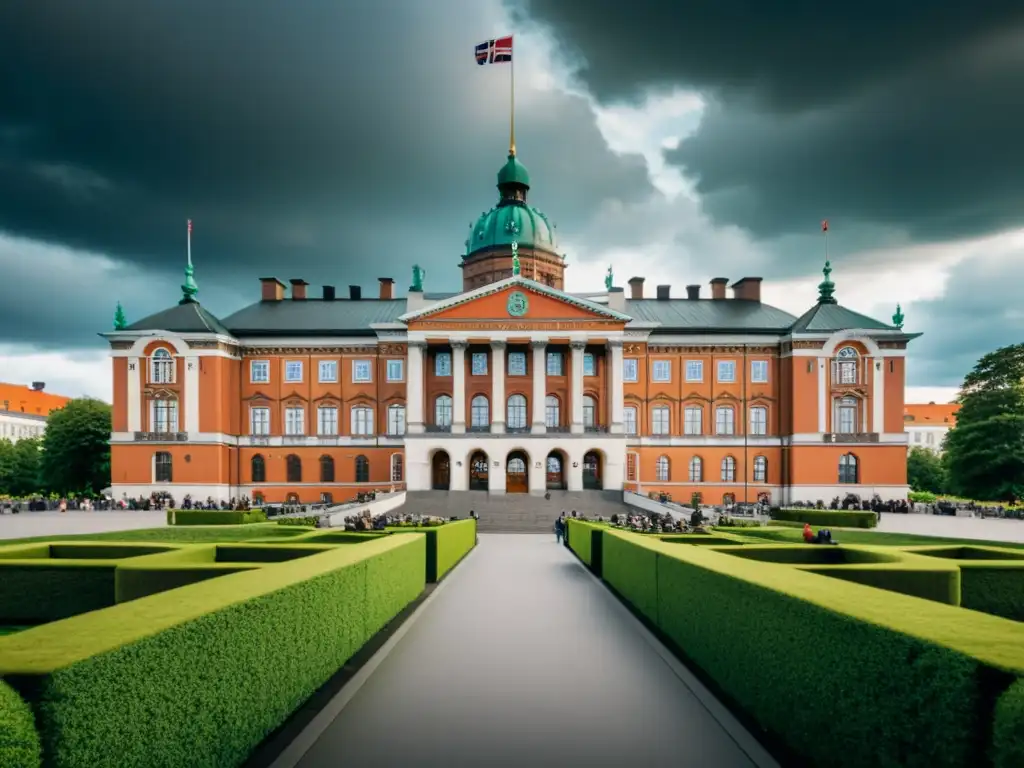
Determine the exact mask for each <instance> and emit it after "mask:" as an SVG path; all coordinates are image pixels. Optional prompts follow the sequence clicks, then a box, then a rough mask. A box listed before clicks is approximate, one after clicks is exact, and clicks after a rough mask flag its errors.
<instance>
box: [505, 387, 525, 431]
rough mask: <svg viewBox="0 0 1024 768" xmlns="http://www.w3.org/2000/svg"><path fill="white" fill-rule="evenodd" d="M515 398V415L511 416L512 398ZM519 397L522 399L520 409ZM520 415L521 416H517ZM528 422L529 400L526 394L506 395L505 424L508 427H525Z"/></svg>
mask: <svg viewBox="0 0 1024 768" xmlns="http://www.w3.org/2000/svg"><path fill="white" fill-rule="evenodd" d="M513 399H515V400H516V416H517V418H515V419H513V418H512V400H513ZM519 399H522V402H523V406H522V408H521V409H520V407H519ZM520 416H521V418H519V417H520ZM529 424H530V401H529V400H527V399H526V395H520V394H518V393H517V394H512V395H509V396H508V399H507V400H506V401H505V425H506V426H507V427H508V428H509V429H526V427H528V426H529Z"/></svg>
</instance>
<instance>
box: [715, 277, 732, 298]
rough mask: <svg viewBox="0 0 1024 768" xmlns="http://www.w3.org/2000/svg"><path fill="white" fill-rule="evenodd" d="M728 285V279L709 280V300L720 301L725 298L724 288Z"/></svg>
mask: <svg viewBox="0 0 1024 768" xmlns="http://www.w3.org/2000/svg"><path fill="white" fill-rule="evenodd" d="M728 284H729V279H728V278H726V277H713V278H711V298H712V299H714V300H715V301H721V300H722V299H724V298H725V286H727V285H728Z"/></svg>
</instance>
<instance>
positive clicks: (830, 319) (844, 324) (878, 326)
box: [792, 304, 899, 333]
mask: <svg viewBox="0 0 1024 768" xmlns="http://www.w3.org/2000/svg"><path fill="white" fill-rule="evenodd" d="M852 328H863V329H864V330H867V331H896V330H899V329H898V328H897V327H896V326H894V325H886V324H885V323H880V322H879V321H878V320H873V319H872V318H870V317H868V316H867V315H862V314H860V313H859V312H854V311H853V310H852V309H847V308H846V307H843V306H840V305H839V304H815V305H814V306H813V307H811V308H810V309H809V310H807V311H806V312H804V313H803V314H802V315H801V316H800V319H798V320H797V321H796V322H795V323H794V324H793V331H792V332H793V333H830V332H832V331H846V330H849V329H852Z"/></svg>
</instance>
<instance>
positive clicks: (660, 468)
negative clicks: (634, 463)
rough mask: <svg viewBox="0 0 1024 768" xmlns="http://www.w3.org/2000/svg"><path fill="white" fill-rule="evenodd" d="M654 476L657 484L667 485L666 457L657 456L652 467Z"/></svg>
mask: <svg viewBox="0 0 1024 768" xmlns="http://www.w3.org/2000/svg"><path fill="white" fill-rule="evenodd" d="M654 476H655V478H656V479H657V481H658V482H659V483H667V482H668V478H669V472H668V456H659V457H658V461H657V463H656V464H655V465H654Z"/></svg>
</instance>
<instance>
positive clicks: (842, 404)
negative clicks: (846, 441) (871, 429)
mask: <svg viewBox="0 0 1024 768" xmlns="http://www.w3.org/2000/svg"><path fill="white" fill-rule="evenodd" d="M860 408H861V401H860V400H858V399H857V398H855V397H849V396H847V397H839V398H836V400H835V402H834V405H833V408H832V419H833V424H832V431H833V432H835V433H836V434H840V435H855V434H857V433H858V432H859V430H860ZM846 414H850V421H851V424H850V426H851V427H852V429H849V430H847V429H844V428H843V427H844V425H843V421H844V419H843V417H844V415H846Z"/></svg>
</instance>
